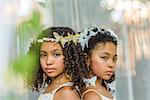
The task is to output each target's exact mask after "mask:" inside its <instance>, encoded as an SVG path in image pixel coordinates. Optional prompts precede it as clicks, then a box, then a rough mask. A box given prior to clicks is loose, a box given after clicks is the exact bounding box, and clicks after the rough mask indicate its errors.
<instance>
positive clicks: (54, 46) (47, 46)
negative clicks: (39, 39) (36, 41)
mask: <svg viewBox="0 0 150 100" xmlns="http://www.w3.org/2000/svg"><path fill="white" fill-rule="evenodd" d="M41 50H49V51H53V50H61V51H62V48H61V45H60V44H59V43H54V42H51V41H49V42H43V43H42V45H41Z"/></svg>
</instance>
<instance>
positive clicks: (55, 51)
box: [40, 49, 61, 53]
mask: <svg viewBox="0 0 150 100" xmlns="http://www.w3.org/2000/svg"><path fill="white" fill-rule="evenodd" d="M57 51H58V52H61V50H59V49H55V50H52V52H57ZM40 52H44V53H46V51H44V50H41V51H40Z"/></svg>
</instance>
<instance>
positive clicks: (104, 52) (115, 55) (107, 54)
mask: <svg viewBox="0 0 150 100" xmlns="http://www.w3.org/2000/svg"><path fill="white" fill-rule="evenodd" d="M101 54H106V55H110V54H109V53H107V52H103V53H101ZM114 56H115V57H116V56H117V54H115V55H114Z"/></svg>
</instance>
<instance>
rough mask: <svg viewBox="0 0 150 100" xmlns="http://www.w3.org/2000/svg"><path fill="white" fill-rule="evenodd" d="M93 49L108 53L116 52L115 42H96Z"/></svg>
mask: <svg viewBox="0 0 150 100" xmlns="http://www.w3.org/2000/svg"><path fill="white" fill-rule="evenodd" d="M93 51H94V52H110V53H115V54H116V52H117V46H116V45H115V44H113V43H112V42H106V43H98V44H96V46H95V48H94V49H93Z"/></svg>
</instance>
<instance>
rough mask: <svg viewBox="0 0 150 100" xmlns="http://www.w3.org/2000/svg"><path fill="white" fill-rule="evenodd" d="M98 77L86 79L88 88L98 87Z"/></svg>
mask: <svg viewBox="0 0 150 100" xmlns="http://www.w3.org/2000/svg"><path fill="white" fill-rule="evenodd" d="M96 80H97V76H93V77H91V78H90V79H87V78H84V79H83V81H84V82H85V85H86V87H89V86H96Z"/></svg>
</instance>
